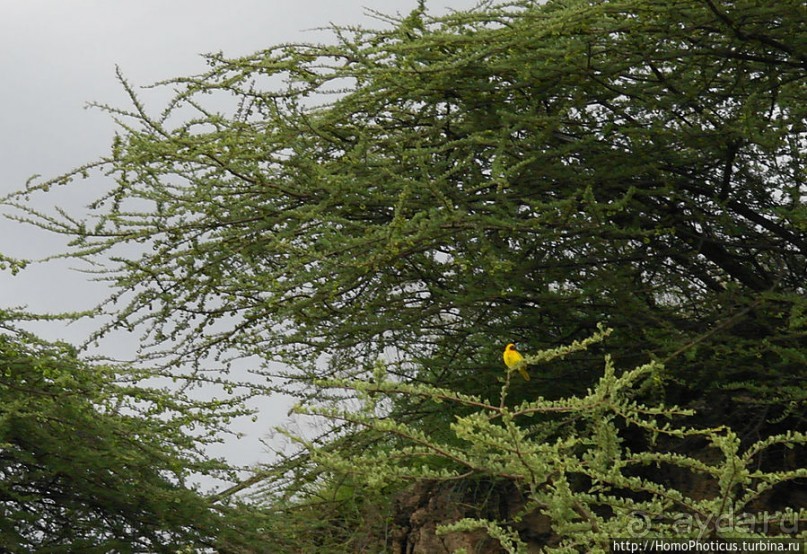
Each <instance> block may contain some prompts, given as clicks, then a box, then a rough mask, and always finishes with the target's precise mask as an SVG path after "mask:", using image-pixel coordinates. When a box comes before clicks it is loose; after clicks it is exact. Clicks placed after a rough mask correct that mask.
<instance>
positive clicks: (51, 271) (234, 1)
mask: <svg viewBox="0 0 807 554" xmlns="http://www.w3.org/2000/svg"><path fill="white" fill-rule="evenodd" d="M476 3H477V0H430V1H428V2H427V6H428V7H429V10H430V12H431V13H435V14H439V13H443V12H444V11H445V10H446V9H457V10H460V9H467V8H470V7H472V6H474V5H476ZM416 5H417V1H416V0H227V1H224V0H0V7H2V18H0V67H1V68H2V78H0V153H1V154H0V155H1V156H2V163H1V164H0V195H5V194H7V193H9V192H11V191H13V190H17V189H19V188H21V187H22V186H23V185H24V183H25V181H26V180H27V179H28V178H29V177H31V176H32V175H34V174H41V175H43V176H46V177H47V176H55V175H58V174H61V173H64V172H66V171H68V170H70V169H71V168H73V167H75V166H78V165H81V164H82V163H84V162H87V161H91V160H94V159H96V158H98V157H99V156H101V155H103V154H105V153H106V152H107V151H108V149H109V145H110V143H111V140H112V136H113V133H114V124H113V122H112V121H111V119H110V118H109V116H108V115H106V114H104V113H102V112H101V111H99V110H87V109H85V105H86V104H87V103H88V102H92V101H96V102H99V103H104V104H112V105H119V106H126V98H125V96H124V94H123V92H122V91H121V89H120V86H119V84H118V83H117V81H116V80H115V66H116V65H117V66H119V67H120V68H121V70H122V71H123V73H124V74H125V76H126V77H127V79H128V80H129V81H130V82H131V83H133V84H136V85H145V84H149V83H153V82H156V81H159V80H162V79H166V78H170V77H176V76H181V75H189V74H196V73H200V72H202V71H204V70H205V65H204V62H203V60H202V58H201V57H200V54H201V53H205V52H218V51H223V52H224V53H225V55H228V56H237V55H243V54H248V53H251V52H254V51H256V50H260V49H262V48H266V47H268V46H271V45H274V44H277V43H283V42H290V41H316V40H318V39H322V38H323V37H324V35H323V34H322V33H318V32H315V31H313V29H315V28H317V27H323V26H327V25H328V24H329V23H336V24H346V25H347V24H364V25H366V26H370V27H372V26H378V25H380V23H379V22H377V21H373V20H372V19H371V18H370V17H368V11H367V10H368V9H370V10H377V11H380V12H383V13H389V14H394V13H396V12H399V13H402V14H406V13H408V12H409V11H410V10H412V9H413V8H414V7H415V6H416ZM157 102H158V103H157V104H156V105H152V106H151V107H152V108H153V109H154V110H155V111H156V110H160V109H161V108H162V106H161V105H160V104H159V97H158V98H157ZM82 186H87V187H93V186H95V187H99V186H103V183H99V182H97V181H93V180H92V179H91V180H89V181H87V182H86V183H84V184H83V185H82ZM82 196H83V195H82V194H81V193H80V192H78V191H77V190H76V189H71V190H70V191H67V192H66V196H64V197H63V201H64V202H65V203H66V204H73V205H76V206H81V205H82V201H83V198H82ZM92 196H93V195H92V194H88V196H87V198H89V197H92ZM59 244H60V240H59V239H57V238H56V237H53V236H49V235H48V234H46V233H43V232H39V231H36V230H35V229H32V228H30V227H25V226H22V225H19V224H14V223H11V222H8V221H4V220H0V252H2V253H4V254H7V255H12V256H18V257H28V258H31V257H33V258H36V257H40V256H45V255H48V254H53V253H54V252H55V251H56V250H57V249H58V247H59ZM104 296H105V289H104V286H103V285H102V284H99V283H97V282H92V281H90V280H89V278H88V276H87V275H86V274H83V273H81V272H77V271H73V270H71V269H70V267H69V264H68V263H66V262H56V263H50V264H45V265H39V266H34V267H32V268H30V269H27V270H25V271H24V272H22V273H21V274H19V275H17V276H16V277H12V276H10V275H8V274H5V273H0V306H3V307H8V306H21V305H26V306H28V307H29V308H30V309H32V310H35V311H40V312H51V313H53V312H62V311H70V310H81V309H86V308H89V307H92V306H93V305H95V304H96V303H97V302H98V301H100V300H101V299H102V298H103V297H104ZM91 328H92V326H91V325H90V324H89V323H87V324H83V323H79V324H73V325H70V326H67V325H65V324H62V323H56V324H47V325H44V324H40V325H36V326H34V327H33V328H32V330H34V331H35V332H37V333H38V334H40V335H42V336H43V337H45V338H48V339H64V340H69V341H71V342H74V343H77V342H81V341H82V340H83V339H84V338H85V337H86V334H87V332H88V331H89V329H91ZM131 348H132V344H130V343H129V344H127V342H126V340H125V339H123V340H121V339H120V338H118V339H117V340H111V341H108V342H107V343H105V344H102V345H101V349H102V352H103V353H105V354H107V355H110V356H116V357H126V356H128V355H130V354H131V352H129V350H131ZM117 350H119V352H118V351H117ZM288 407H289V405H288V403H287V402H284V401H276V402H273V401H269V402H267V403H266V404H265V405H262V406H261V413H260V418H259V419H258V421H257V422H256V423H251V422H249V421H246V420H245V421H241V422H239V423H238V424H237V430H238V431H241V432H244V433H246V434H247V436H246V438H244V439H242V440H240V441H235V440H229V441H228V442H227V444H226V445H225V446H224V447H223V448H219V449H216V450H215V451H214V454H216V455H226V456H227V457H228V458H229V459H230V461H231V462H233V463H236V464H238V465H251V464H253V463H255V462H259V461H262V460H263V461H266V460H267V456H266V454H265V453H264V448H263V447H262V446H261V444H260V442H259V438H260V437H261V436H262V435H265V431H266V430H267V429H269V428H270V427H271V426H272V425H275V424H278V423H280V422H282V421H283V420H284V418H285V417H286V413H287V410H288Z"/></svg>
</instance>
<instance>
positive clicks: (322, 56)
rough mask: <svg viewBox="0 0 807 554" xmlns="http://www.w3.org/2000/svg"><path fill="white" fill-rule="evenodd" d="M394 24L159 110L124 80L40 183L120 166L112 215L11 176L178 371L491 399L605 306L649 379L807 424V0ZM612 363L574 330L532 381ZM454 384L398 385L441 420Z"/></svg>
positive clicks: (230, 72) (768, 423)
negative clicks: (99, 148)
mask: <svg viewBox="0 0 807 554" xmlns="http://www.w3.org/2000/svg"><path fill="white" fill-rule="evenodd" d="M388 23H390V25H389V26H388V28H387V29H385V30H364V29H354V28H350V29H335V30H334V37H335V42H334V43H333V44H330V45H285V46H279V47H275V48H271V49H268V50H265V51H262V52H258V53H256V54H254V55H251V56H247V57H243V58H238V59H227V58H225V57H224V56H222V55H212V56H209V58H208V61H209V64H210V70H209V72H207V73H205V74H203V75H200V76H197V77H192V78H182V79H176V80H173V81H171V82H169V83H166V85H168V86H173V87H175V88H176V89H177V94H176V97H175V99H174V100H173V101H172V102H171V103H170V104H169V105H168V106H167V107H166V109H165V110H164V111H162V112H161V113H160V114H159V115H151V114H150V112H149V110H148V109H147V108H146V107H145V106H144V105H143V104H142V103H141V102H140V101H139V100H138V97H137V94H136V90H135V89H134V88H133V87H132V86H131V85H129V84H128V83H127V82H125V81H124V80H123V79H122V82H123V84H124V86H125V87H126V90H127V91H128V92H129V95H130V98H131V101H132V106H131V107H130V108H128V109H119V108H114V107H105V109H107V110H108V111H109V112H110V113H112V114H113V115H114V116H115V117H116V118H118V119H119V121H120V122H121V131H120V134H119V136H118V137H117V138H116V140H115V143H114V145H113V149H112V152H111V154H110V155H109V156H108V157H106V158H104V159H102V160H99V161H98V162H96V163H92V164H89V165H87V166H84V167H82V168H79V169H78V170H77V171H76V172H73V173H70V174H68V175H65V176H63V177H60V178H57V179H54V180H51V181H48V182H44V183H39V184H37V183H34V184H32V185H31V186H30V187H29V189H28V191H26V193H25V194H34V193H35V192H37V191H40V190H45V189H47V188H49V187H50V186H53V185H66V184H68V183H71V182H73V181H74V180H75V178H76V177H78V176H80V175H83V174H84V173H86V172H88V171H90V170H93V169H100V170H102V171H103V172H104V174H105V175H106V176H107V177H108V178H109V179H110V181H111V185H110V187H108V188H105V189H104V192H103V193H102V194H100V195H99V198H98V200H97V202H95V203H94V204H93V205H92V208H93V210H94V212H93V213H94V215H93V217H92V218H90V219H88V220H86V221H85V220H79V219H77V218H76V217H73V216H70V215H69V214H59V215H49V214H47V213H41V212H36V211H33V210H32V209H31V208H30V206H29V205H28V204H25V203H24V202H17V206H19V207H20V208H22V209H23V210H25V211H26V215H23V216H21V218H23V219H28V220H33V221H34V222H35V223H37V224H39V225H41V226H44V227H46V228H48V229H51V230H53V231H56V232H60V233H65V234H68V235H70V236H72V237H74V239H75V240H74V243H73V246H74V249H73V250H72V252H71V255H74V256H77V257H82V258H87V259H89V260H91V261H92V262H93V263H106V265H105V269H104V270H103V272H102V276H103V277H104V278H107V279H108V280H109V281H110V282H111V283H112V285H113V286H114V287H115V291H116V292H115V293H114V294H113V296H112V298H111V299H110V304H109V305H110V306H114V310H113V311H114V313H115V320H114V321H113V323H111V324H110V326H109V327H108V328H105V329H103V330H102V331H101V334H103V333H104V332H106V331H108V330H110V329H113V328H115V327H116V326H124V327H131V328H140V329H141V330H143V332H144V342H145V344H146V348H147V350H148V352H149V356H150V357H152V358H161V359H162V360H163V362H164V364H165V366H166V367H168V368H179V367H182V366H183V365H184V364H190V365H191V366H193V365H194V364H198V363H200V362H201V361H203V360H205V359H206V358H207V357H210V356H219V357H223V358H224V359H225V360H226V359H229V358H230V357H233V356H235V357H238V356H250V355H255V354H257V355H259V356H261V357H263V358H264V359H266V360H279V361H282V362H285V363H286V364H288V365H289V366H291V367H292V368H293V369H292V370H290V371H289V373H288V374H287V376H289V377H290V378H291V379H292V380H293V381H291V382H292V383H294V384H293V385H291V388H293V389H294V391H295V392H296V393H297V394H299V395H300V396H301V397H303V398H307V399H314V398H317V399H321V398H323V397H324V398H328V394H329V393H328V387H323V386H321V384H318V382H317V381H316V379H315V378H316V377H345V376H365V377H366V376H368V375H370V372H371V370H372V368H373V365H374V364H375V362H376V359H377V358H378V357H379V356H385V357H387V358H389V359H390V360H389V363H388V364H387V365H386V366H385V367H386V371H387V372H388V373H389V374H391V375H395V376H396V378H397V379H399V380H401V381H402V382H410V381H412V382H423V383H429V384H431V385H439V386H444V387H449V388H451V389H453V390H456V391H458V392H464V393H472V394H479V395H482V396H483V397H484V396H488V397H489V396H494V395H496V394H497V391H498V390H499V384H498V382H497V379H498V378H499V377H500V373H499V372H498V371H497V370H494V369H492V368H494V367H497V366H499V365H500V361H499V356H500V351H501V348H502V346H503V344H504V343H506V342H512V341H518V342H521V343H522V345H523V346H524V348H523V349H524V350H526V351H534V350H538V349H541V348H545V347H551V346H556V345H558V344H564V343H568V342H570V341H571V340H573V339H576V338H581V337H584V336H588V335H589V334H590V333H591V332H592V331H593V329H594V328H595V326H596V325H597V323H598V322H601V321H606V322H607V323H608V325H609V326H611V327H612V328H614V329H615V331H614V335H613V336H612V338H611V339H610V342H609V343H608V348H609V351H611V352H612V354H613V356H614V359H615V360H616V361H617V362H618V364H620V366H623V367H632V366H635V365H638V364H640V363H644V362H645V361H647V360H648V359H656V360H661V361H664V369H660V368H661V367H662V366H654V367H656V368H657V369H656V370H655V371H656V372H657V374H656V376H655V378H654V381H653V382H654V383H656V385H655V386H654V387H650V388H648V391H650V392H648V394H655V395H657V396H663V397H664V398H666V399H667V400H668V401H669V400H671V401H676V400H678V401H686V402H689V403H691V404H692V405H694V406H697V407H699V408H705V409H701V410H700V413H701V416H702V417H703V422H710V423H712V424H715V423H734V424H737V425H738V426H739V428H738V430H737V432H738V435H739V436H740V437H741V439H742V440H743V441H752V440H755V439H758V438H761V437H764V436H766V434H767V433H770V432H773V431H774V430H778V431H783V430H785V429H803V427H804V419H803V406H804V400H805V396H804V395H805V393H804V387H803V385H804V379H805V372H804V367H805V366H804V352H803V344H804V335H805V321H807V319H805V317H804V314H805V311H806V310H807V307H806V306H805V302H804V285H803V283H804V275H805V270H806V269H807V265H806V262H805V254H806V253H807V237H805V221H807V212H806V211H805V208H804V204H803V199H804V194H805V183H804V166H803V160H804V150H805V128H804V120H805V109H806V108H805V106H807V89H806V87H805V82H804V79H805V69H807V52H805V49H804V44H805V29H807V25H805V17H804V11H803V7H802V6H801V5H800V3H799V2H796V1H795V0H785V1H782V2H776V3H764V4H760V3H758V2H752V1H750V0H731V1H730V0H723V1H715V0H686V1H681V2H675V3H672V4H669V3H664V4H661V3H655V2H643V1H638V0H607V1H606V0H603V1H594V2H591V1H582V0H571V1H565V2H561V1H557V2H547V3H546V4H538V3H537V2H534V1H528V0H522V1H515V2H510V3H506V4H501V5H489V4H488V5H484V6H482V7H480V9H478V10H475V11H471V12H467V13H456V14H450V15H448V16H445V17H441V18H436V19H435V18H430V17H429V16H428V15H426V13H425V10H424V7H423V6H422V5H421V6H420V8H419V9H416V10H415V11H414V12H412V13H411V14H410V15H409V16H408V17H406V18H401V19H391V20H389V21H388ZM280 83H282V84H280ZM211 97H215V98H219V99H222V100H230V101H231V105H232V109H231V110H230V111H226V110H225V111H213V110H212V109H211V108H210V107H209V106H210V105H211V104H210V103H208V102H207V100H208V98H211ZM219 105H220V104H219ZM130 243H134V244H144V245H146V246H147V248H144V249H142V250H139V251H138V252H139V254H136V255H132V254H131V252H132V250H131V249H120V247H121V246H122V245H128V244H130ZM592 354H594V355H592ZM600 360H601V358H600V356H599V353H598V352H596V351H595V352H593V353H591V354H588V353H586V352H580V353H578V354H576V355H575V356H572V357H570V358H569V359H567V360H565V361H563V362H562V363H559V364H556V365H555V366H553V368H552V369H549V370H548V371H549V373H546V374H544V375H542V377H543V378H542V379H533V381H531V382H530V383H529V384H528V385H526V384H525V385H524V386H522V387H519V388H518V389H517V390H513V391H512V395H511V398H512V399H513V400H514V401H518V400H521V399H525V398H534V397H535V396H536V395H539V394H540V395H547V396H548V397H552V396H554V397H559V396H562V395H568V394H575V393H581V392H583V391H585V389H586V387H587V386H589V385H590V384H591V383H593V382H594V381H595V379H596V378H597V375H598V374H599V372H600V367H601V361H600ZM266 375H267V376H270V374H269V372H268V370H267V371H266ZM273 388H281V389H283V390H284V391H286V392H288V389H289V385H287V384H281V385H278V384H277V382H274V384H270V385H269V386H268V388H267V390H272V389H273ZM337 396H338V395H337ZM455 409H456V410H458V414H459V415H463V414H464V411H463V410H464V409H465V408H464V407H462V406H458V405H456V404H452V405H450V406H446V405H445V404H438V403H436V402H432V401H430V400H428V399H426V400H423V399H417V400H415V399H413V397H405V398H404V399H403V400H401V399H399V400H398V401H397V402H396V403H395V408H394V410H397V411H396V413H398V414H399V415H401V417H402V418H405V419H406V418H409V419H419V420H428V421H429V424H428V428H430V429H440V428H441V429H443V430H445V429H446V425H447V424H446V423H445V422H446V421H447V419H450V418H446V413H445V412H446V410H449V411H451V410H455Z"/></svg>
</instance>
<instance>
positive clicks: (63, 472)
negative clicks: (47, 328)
mask: <svg viewBox="0 0 807 554" xmlns="http://www.w3.org/2000/svg"><path fill="white" fill-rule="evenodd" d="M3 317H4V318H5V320H4V321H3V323H2V334H0V545H2V549H3V551H4V552H77V551H81V552H112V551H114V552H175V551H176V550H177V549H179V548H182V547H185V546H188V545H200V544H205V543H208V544H209V543H210V542H211V541H212V540H213V539H212V537H214V536H215V534H216V532H217V529H218V527H219V521H218V517H217V516H216V513H215V512H214V511H213V510H212V508H211V504H210V502H209V500H208V499H207V498H206V497H205V496H203V495H202V494H201V493H200V492H199V491H198V490H197V488H196V486H195V485H194V484H193V483H192V482H191V480H192V479H197V478H198V477H199V476H200V475H208V476H216V475H218V476H220V477H227V476H228V473H227V472H226V471H225V470H226V469H227V468H226V466H225V465H224V464H223V463H222V462H219V461H214V460H210V459H208V457H207V455H206V454H205V453H204V448H203V447H204V445H205V444H208V443H209V442H210V441H211V440H216V439H215V436H214V435H212V434H211V430H215V429H217V428H220V427H221V425H222V423H223V422H225V421H227V419H228V418H229V417H231V416H232V415H235V414H237V413H239V412H240V409H238V408H235V409H233V407H228V406H227V403H226V402H218V401H216V402H210V403H198V402H192V401H190V400H188V399H187V398H185V397H184V396H183V395H181V394H178V393H177V392H176V391H167V390H163V389H159V388H154V387H148V386H145V385H143V384H137V381H138V380H139V379H144V378H147V377H148V375H146V374H140V373H139V372H137V371H136V370H134V369H132V368H129V369H128V370H127V371H125V372H123V371H122V370H121V368H115V367H111V366H105V365H100V364H90V363H87V362H84V361H81V360H79V359H78V357H77V352H76V349H75V348H74V347H72V346H69V345H66V344H61V343H56V344H51V343H46V342H44V341H41V340H39V339H36V338H35V337H33V336H31V335H30V334H28V333H25V332H22V331H19V330H17V329H15V328H13V327H11V326H10V324H9V323H8V318H9V316H8V315H7V314H3ZM209 410H215V411H214V412H211V413H208V411H209ZM192 427H196V432H190V428H192ZM205 427H207V430H206V431H202V429H203V428H205Z"/></svg>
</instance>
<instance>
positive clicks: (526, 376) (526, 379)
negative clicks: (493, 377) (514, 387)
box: [518, 365, 530, 381]
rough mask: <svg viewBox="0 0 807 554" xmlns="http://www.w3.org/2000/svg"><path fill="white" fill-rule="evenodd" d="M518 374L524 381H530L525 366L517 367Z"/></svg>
mask: <svg viewBox="0 0 807 554" xmlns="http://www.w3.org/2000/svg"><path fill="white" fill-rule="evenodd" d="M518 372H519V373H520V374H521V376H522V377H523V378H524V380H525V381H529V380H530V374H529V373H527V366H525V365H521V366H519V368H518Z"/></svg>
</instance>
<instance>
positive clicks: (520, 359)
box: [502, 342, 530, 381]
mask: <svg viewBox="0 0 807 554" xmlns="http://www.w3.org/2000/svg"><path fill="white" fill-rule="evenodd" d="M502 358H504V363H505V365H507V369H510V370H513V369H517V370H518V372H519V373H520V374H521V376H522V377H523V378H524V380H525V381H529V380H530V374H529V373H527V363H526V362H525V361H524V356H522V355H521V353H520V352H519V351H518V350H516V345H515V344H513V343H512V342H511V343H509V344H508V345H507V346H505V347H504V354H502Z"/></svg>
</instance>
